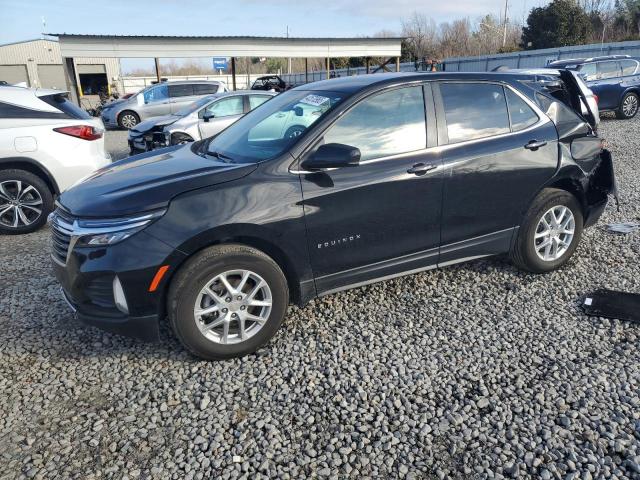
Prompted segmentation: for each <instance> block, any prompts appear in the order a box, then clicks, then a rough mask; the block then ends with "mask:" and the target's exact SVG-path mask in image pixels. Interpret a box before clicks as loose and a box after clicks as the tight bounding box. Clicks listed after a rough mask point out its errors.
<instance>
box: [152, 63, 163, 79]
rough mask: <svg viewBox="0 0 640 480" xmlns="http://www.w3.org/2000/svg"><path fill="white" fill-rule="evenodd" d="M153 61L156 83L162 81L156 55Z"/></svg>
mask: <svg viewBox="0 0 640 480" xmlns="http://www.w3.org/2000/svg"><path fill="white" fill-rule="evenodd" d="M154 60H155V62H156V80H158V83H160V82H161V81H162V79H161V78H160V59H159V58H158V57H156V58H154Z"/></svg>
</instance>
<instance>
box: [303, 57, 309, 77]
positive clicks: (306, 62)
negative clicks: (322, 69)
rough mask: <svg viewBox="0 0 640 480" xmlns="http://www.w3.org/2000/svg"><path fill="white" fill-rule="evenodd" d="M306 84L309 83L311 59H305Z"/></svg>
mask: <svg viewBox="0 0 640 480" xmlns="http://www.w3.org/2000/svg"><path fill="white" fill-rule="evenodd" d="M304 83H309V59H308V58H305V59H304Z"/></svg>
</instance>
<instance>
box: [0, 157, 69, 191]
mask: <svg viewBox="0 0 640 480" xmlns="http://www.w3.org/2000/svg"><path fill="white" fill-rule="evenodd" d="M0 170H25V171H27V172H29V173H32V174H34V175H36V176H37V177H39V178H40V179H41V180H42V181H43V182H44V183H45V184H46V185H47V186H48V187H49V190H50V191H51V193H52V194H54V195H59V194H60V188H59V187H58V183H57V182H56V180H55V178H54V177H53V175H51V172H49V170H47V168H45V167H44V166H43V165H42V164H41V163H40V162H38V161H36V160H34V159H32V158H29V157H7V158H0Z"/></svg>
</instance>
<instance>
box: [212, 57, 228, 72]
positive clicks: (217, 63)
mask: <svg viewBox="0 0 640 480" xmlns="http://www.w3.org/2000/svg"><path fill="white" fill-rule="evenodd" d="M213 69H214V70H226V69H227V59H226V58H224V57H219V58H214V59H213Z"/></svg>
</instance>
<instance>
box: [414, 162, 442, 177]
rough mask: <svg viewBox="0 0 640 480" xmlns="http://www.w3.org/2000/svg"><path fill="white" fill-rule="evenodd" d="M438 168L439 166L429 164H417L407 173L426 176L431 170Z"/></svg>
mask: <svg viewBox="0 0 640 480" xmlns="http://www.w3.org/2000/svg"><path fill="white" fill-rule="evenodd" d="M436 168H438V166H437V165H432V164H428V163H416V164H415V165H414V166H413V167H411V168H410V169H409V170H407V173H413V174H414V175H424V174H425V173H427V172H430V171H431V170H434V169H436Z"/></svg>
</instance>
